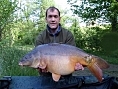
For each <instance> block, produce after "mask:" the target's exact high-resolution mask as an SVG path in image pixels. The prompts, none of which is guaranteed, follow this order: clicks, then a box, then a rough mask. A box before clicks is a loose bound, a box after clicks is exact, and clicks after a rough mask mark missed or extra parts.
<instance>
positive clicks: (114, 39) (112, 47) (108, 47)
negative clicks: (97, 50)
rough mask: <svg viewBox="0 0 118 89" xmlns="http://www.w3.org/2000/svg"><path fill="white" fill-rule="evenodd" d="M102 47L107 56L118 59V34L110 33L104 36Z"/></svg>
mask: <svg viewBox="0 0 118 89" xmlns="http://www.w3.org/2000/svg"><path fill="white" fill-rule="evenodd" d="M100 45H101V47H102V49H103V51H104V52H105V53H106V54H110V55H112V56H116V57H118V33H117V32H109V33H106V34H104V36H103V37H102V39H101V42H100Z"/></svg>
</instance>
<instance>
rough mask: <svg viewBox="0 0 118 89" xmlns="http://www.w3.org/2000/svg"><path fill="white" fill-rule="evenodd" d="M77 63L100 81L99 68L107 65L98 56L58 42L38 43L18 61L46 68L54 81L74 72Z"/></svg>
mask: <svg viewBox="0 0 118 89" xmlns="http://www.w3.org/2000/svg"><path fill="white" fill-rule="evenodd" d="M77 63H80V64H81V65H83V66H84V67H87V68H88V69H89V70H90V71H91V72H92V73H93V74H94V76H95V77H96V78H97V79H98V80H99V81H100V82H101V81H102V76H103V74H102V70H101V69H105V68H108V67H109V65H108V63H107V62H106V61H105V60H103V59H102V58H100V57H97V56H94V55H90V54H88V53H86V52H84V51H83V50H82V49H80V48H77V47H75V46H71V45H67V44H59V43H49V44H43V45H39V46H37V47H35V48H34V49H33V50H31V51H30V52H29V53H27V54H26V55H25V56H24V57H23V58H22V59H21V60H20V61H19V65H21V66H29V67H33V68H41V69H46V70H47V71H49V72H51V73H52V78H53V80H54V81H58V80H59V79H60V76H61V75H68V74H71V73H72V72H74V71H75V66H76V64H77Z"/></svg>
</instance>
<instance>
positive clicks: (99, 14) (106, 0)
mask: <svg viewBox="0 0 118 89" xmlns="http://www.w3.org/2000/svg"><path fill="white" fill-rule="evenodd" d="M68 2H69V3H70V5H71V9H72V11H73V12H74V14H76V15H78V16H79V17H81V18H82V19H83V20H84V21H86V22H88V21H91V20H94V21H96V20H99V21H102V22H104V23H111V26H112V31H117V29H118V28H117V16H118V3H117V2H116V1H115V0H82V1H77V0H68ZM77 3H79V5H78V4H77Z"/></svg>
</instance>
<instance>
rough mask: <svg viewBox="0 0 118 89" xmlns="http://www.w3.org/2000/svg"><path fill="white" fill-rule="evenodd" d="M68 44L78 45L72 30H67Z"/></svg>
mask: <svg viewBox="0 0 118 89" xmlns="http://www.w3.org/2000/svg"><path fill="white" fill-rule="evenodd" d="M66 44H69V45H73V46H76V43H75V39H74V36H73V34H72V33H71V32H70V31H68V32H67V38H66Z"/></svg>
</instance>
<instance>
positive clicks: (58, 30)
mask: <svg viewBox="0 0 118 89" xmlns="http://www.w3.org/2000/svg"><path fill="white" fill-rule="evenodd" d="M60 31H61V24H59V25H58V27H57V29H56V31H55V33H51V28H50V27H49V26H48V25H47V32H48V33H49V34H50V35H53V36H55V35H57V34H58V33H59V32H60Z"/></svg>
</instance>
